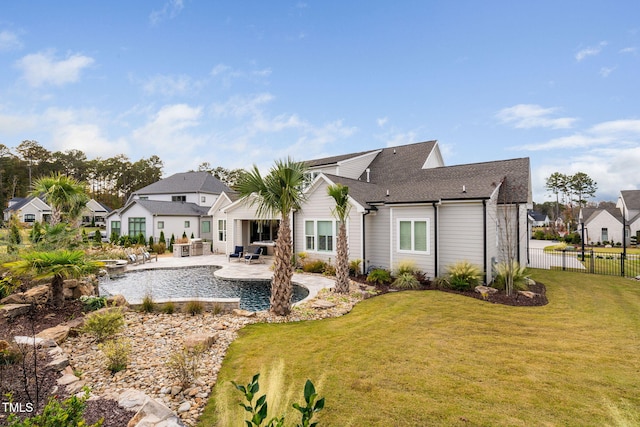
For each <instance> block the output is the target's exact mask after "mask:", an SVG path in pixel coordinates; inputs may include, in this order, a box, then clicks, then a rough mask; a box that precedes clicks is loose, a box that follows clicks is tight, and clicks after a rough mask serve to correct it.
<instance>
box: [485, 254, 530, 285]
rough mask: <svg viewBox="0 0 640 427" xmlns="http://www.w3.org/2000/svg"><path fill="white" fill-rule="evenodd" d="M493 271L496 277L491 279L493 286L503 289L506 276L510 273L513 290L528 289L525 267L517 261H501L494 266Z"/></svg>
mask: <svg viewBox="0 0 640 427" xmlns="http://www.w3.org/2000/svg"><path fill="white" fill-rule="evenodd" d="M509 267H511V268H509ZM495 271H496V277H495V279H494V280H493V287H494V288H496V289H500V290H505V288H506V284H507V278H508V277H509V275H511V276H512V277H513V290H514V291H526V290H528V289H529V286H528V285H527V282H528V279H527V268H526V267H525V266H522V265H520V264H519V263H518V262H517V261H515V260H514V261H512V262H511V265H509V263H507V262H501V263H499V264H497V265H496V266H495Z"/></svg>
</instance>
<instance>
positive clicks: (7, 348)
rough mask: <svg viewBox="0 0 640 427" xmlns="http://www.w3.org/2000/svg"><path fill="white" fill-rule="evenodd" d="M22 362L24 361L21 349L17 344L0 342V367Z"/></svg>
mask: <svg viewBox="0 0 640 427" xmlns="http://www.w3.org/2000/svg"><path fill="white" fill-rule="evenodd" d="M20 360H22V352H21V351H20V349H19V348H18V347H17V346H16V345H15V344H9V343H8V342H7V341H4V340H0V366H3V367H4V366H6V365H13V364H14V363H17V362H19V361H20ZM0 369H2V368H0Z"/></svg>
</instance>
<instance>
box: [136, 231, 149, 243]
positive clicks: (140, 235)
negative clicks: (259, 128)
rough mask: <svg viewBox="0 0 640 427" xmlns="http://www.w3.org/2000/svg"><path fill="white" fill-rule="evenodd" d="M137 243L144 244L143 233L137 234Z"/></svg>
mask: <svg viewBox="0 0 640 427" xmlns="http://www.w3.org/2000/svg"><path fill="white" fill-rule="evenodd" d="M136 242H137V243H138V244H139V245H144V244H146V243H147V241H146V239H145V238H144V234H142V233H140V234H138V239H137V241H136Z"/></svg>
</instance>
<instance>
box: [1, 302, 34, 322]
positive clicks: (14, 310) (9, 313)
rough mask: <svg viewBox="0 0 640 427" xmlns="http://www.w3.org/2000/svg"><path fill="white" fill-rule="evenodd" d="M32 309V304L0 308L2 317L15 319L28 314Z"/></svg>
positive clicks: (8, 305) (9, 305)
mask: <svg viewBox="0 0 640 427" xmlns="http://www.w3.org/2000/svg"><path fill="white" fill-rule="evenodd" d="M30 308H31V304H7V305H4V306H2V308H0V316H4V317H8V318H9V319H13V318H14V317H17V316H22V315H23V314H27V313H28V312H29V309H30Z"/></svg>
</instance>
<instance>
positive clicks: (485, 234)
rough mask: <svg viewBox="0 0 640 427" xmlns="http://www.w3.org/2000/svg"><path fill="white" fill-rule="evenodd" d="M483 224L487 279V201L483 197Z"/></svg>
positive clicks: (485, 273) (485, 276) (483, 249)
mask: <svg viewBox="0 0 640 427" xmlns="http://www.w3.org/2000/svg"><path fill="white" fill-rule="evenodd" d="M482 225H483V229H484V230H483V238H482V252H483V260H484V267H483V268H484V280H485V282H486V281H487V201H486V200H485V199H482Z"/></svg>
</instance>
